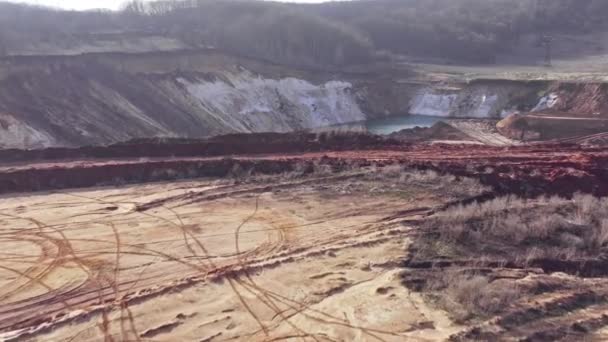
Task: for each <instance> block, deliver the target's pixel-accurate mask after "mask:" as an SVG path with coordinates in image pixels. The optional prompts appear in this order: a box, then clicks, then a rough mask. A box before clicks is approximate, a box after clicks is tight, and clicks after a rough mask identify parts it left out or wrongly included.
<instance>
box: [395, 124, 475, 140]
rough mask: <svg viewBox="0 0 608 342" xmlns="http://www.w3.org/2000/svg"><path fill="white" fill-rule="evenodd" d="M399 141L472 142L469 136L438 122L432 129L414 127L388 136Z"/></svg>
mask: <svg viewBox="0 0 608 342" xmlns="http://www.w3.org/2000/svg"><path fill="white" fill-rule="evenodd" d="M390 137H391V138H394V139H396V140H399V141H408V142H421V141H432V140H450V141H472V140H474V139H473V138H471V137H470V136H468V135H466V134H465V133H463V132H462V131H460V130H458V129H456V128H454V127H453V126H451V125H449V124H447V123H445V122H443V121H439V122H438V123H436V124H434V125H433V126H432V127H416V128H412V129H404V130H401V131H399V132H395V133H393V134H391V135H390Z"/></svg>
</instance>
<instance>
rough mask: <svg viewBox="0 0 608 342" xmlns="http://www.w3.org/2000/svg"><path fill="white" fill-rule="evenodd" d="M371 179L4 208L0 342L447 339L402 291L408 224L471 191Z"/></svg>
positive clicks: (208, 188)
mask: <svg viewBox="0 0 608 342" xmlns="http://www.w3.org/2000/svg"><path fill="white" fill-rule="evenodd" d="M373 172H374V171H372V174H373ZM311 177H312V178H311ZM374 177H376V176H369V175H368V176H364V175H363V176H362V175H361V174H360V173H349V174H341V175H327V176H320V175H317V176H310V177H305V178H288V177H285V176H279V177H275V178H267V179H261V180H259V179H258V180H255V181H246V182H234V181H230V180H200V181H189V182H178V183H156V184H148V185H136V186H124V187H119V188H97V189H89V190H82V191H61V192H56V193H36V194H33V195H32V194H29V195H17V196H10V197H4V198H2V199H0V227H1V230H0V255H1V257H2V261H1V262H0V331H2V332H3V334H1V335H0V340H2V339H4V340H11V339H14V340H26V339H31V340H33V341H128V340H130V341H279V340H281V341H285V340H287V341H290V340H293V341H376V340H377V341H405V340H407V341H426V340H442V339H445V338H447V337H448V336H449V335H451V334H454V333H457V332H458V331H460V330H461V329H462V327H460V326H458V325H456V324H454V323H452V322H451V321H450V320H449V319H448V317H447V315H446V314H445V313H444V312H442V311H436V310H434V309H432V308H431V307H429V306H427V304H425V303H424V301H423V300H422V297H420V295H419V294H415V293H410V292H409V291H408V289H407V288H406V287H404V286H403V285H402V284H401V282H400V277H399V274H400V272H401V266H400V265H401V264H400V263H401V261H402V259H403V258H404V256H405V252H406V250H407V247H408V241H409V236H410V234H411V233H412V232H411V230H410V227H409V226H408V224H407V220H410V219H415V218H416V213H417V209H420V210H424V208H427V207H432V206H435V205H438V204H441V203H444V202H447V201H450V200H453V199H458V198H459V197H463V196H469V195H470V193H471V192H474V190H473V189H470V188H467V189H465V187H466V186H465V185H463V186H462V187H461V188H462V189H461V191H462V193H459V191H460V190H459V186H458V185H457V184H455V185H453V186H451V187H450V191H451V193H450V194H446V193H444V192H442V190H441V189H442V187H441V182H438V181H437V180H436V179H433V180H428V182H427V181H425V180H424V179H422V180H421V179H416V180H415V181H414V180H412V181H408V180H407V177H406V178H404V177H403V176H401V177H400V178H399V179H395V180H389V181H382V183H381V181H380V180H378V179H376V178H374ZM278 184H280V185H281V187H277V188H274V185H278ZM408 210H412V211H411V212H409V213H408V214H405V213H407V211H408ZM396 213H401V214H400V215H398V216H399V219H398V220H396V219H391V216H394V215H395V214H396ZM395 217H396V216H395ZM100 304H101V305H100Z"/></svg>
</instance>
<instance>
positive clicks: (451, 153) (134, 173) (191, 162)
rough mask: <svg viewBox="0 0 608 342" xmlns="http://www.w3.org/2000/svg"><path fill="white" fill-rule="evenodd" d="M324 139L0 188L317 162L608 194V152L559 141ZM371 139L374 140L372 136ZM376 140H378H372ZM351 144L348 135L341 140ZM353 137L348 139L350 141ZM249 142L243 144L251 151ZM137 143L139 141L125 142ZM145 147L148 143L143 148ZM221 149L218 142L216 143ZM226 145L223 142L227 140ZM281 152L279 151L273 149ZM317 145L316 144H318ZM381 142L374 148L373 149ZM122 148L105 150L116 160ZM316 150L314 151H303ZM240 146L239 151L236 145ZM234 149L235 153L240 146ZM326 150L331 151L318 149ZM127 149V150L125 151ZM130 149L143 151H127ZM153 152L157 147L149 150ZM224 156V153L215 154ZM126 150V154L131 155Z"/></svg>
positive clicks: (510, 188)
mask: <svg viewBox="0 0 608 342" xmlns="http://www.w3.org/2000/svg"><path fill="white" fill-rule="evenodd" d="M331 139H332V138H330V143H328V144H323V143H321V142H317V143H315V144H312V145H304V146H303V148H302V147H300V146H297V145H296V144H295V143H294V144H293V145H291V146H290V145H281V144H280V142H274V141H273V142H271V143H268V144H266V145H262V146H261V147H259V146H258V147H256V146H253V147H252V148H251V149H252V150H255V151H256V152H259V153H261V151H262V150H263V149H264V150H265V151H266V152H267V154H265V155H255V154H249V155H245V154H243V155H240V156H236V157H233V159H230V160H226V159H220V158H218V157H189V158H185V157H180V158H177V157H176V158H173V159H171V160H166V159H165V158H163V159H148V160H141V159H140V158H132V159H126V160H125V159H115V160H106V161H93V160H87V161H78V160H75V161H72V162H57V163H38V164H32V165H21V166H12V167H4V168H0V193H7V192H16V191H36V190H50V189H61V188H71V187H88V186H94V185H100V184H121V183H140V182H149V181H161V180H173V179H184V178H195V177H203V176H214V177H223V176H226V175H227V174H229V173H230V171H231V170H232V169H233V168H234V167H236V166H235V165H237V164H238V165H239V166H238V167H239V168H241V169H248V170H251V171H252V172H254V173H270V174H273V173H281V172H286V171H291V170H293V169H294V168H296V167H299V166H301V165H299V164H301V163H302V162H305V163H310V162H312V161H317V162H319V161H320V162H321V163H324V164H328V165H330V166H332V167H334V168H344V167H345V166H348V165H349V164H352V165H354V164H357V165H360V164H362V163H363V164H369V163H380V164H392V163H400V164H404V165H407V166H409V167H412V168H419V169H432V170H436V171H439V172H441V173H450V174H454V175H458V176H468V177H475V178H478V179H480V180H481V181H482V182H483V183H484V184H486V185H490V186H492V187H493V188H494V189H495V191H496V192H497V193H515V194H519V195H522V196H536V195H539V194H559V195H563V196H569V195H572V194H573V193H575V192H577V191H581V192H587V193H593V194H596V195H608V149H605V148H590V147H580V146H575V145H564V144H552V145H535V146H520V147H510V148H498V147H488V146H455V145H435V146H429V145H401V146H397V145H387V146H386V147H384V148H383V147H382V145H383V144H387V143H386V142H385V141H379V140H373V142H374V143H375V144H378V145H380V146H378V145H374V144H371V145H365V143H364V142H361V141H359V142H360V143H361V144H362V145H363V146H365V147H364V148H363V149H356V148H355V149H352V150H348V149H347V147H348V145H347V144H341V143H336V142H335V141H331ZM365 139H367V138H365ZM369 139H374V138H373V137H372V138H369ZM339 142H344V140H339ZM352 142H353V141H352V140H351V141H349V144H350V143H352ZM246 145H247V141H245V142H244V143H243V144H242V145H228V146H242V147H243V148H245V146H246ZM124 146H128V147H130V148H132V147H133V145H124ZM137 146H140V147H142V148H143V146H148V148H149V145H145V144H144V145H137ZM160 146H161V148H160V150H161V151H162V152H163V153H164V154H171V152H172V150H171V147H172V146H173V147H174V148H175V150H176V151H177V152H176V153H175V154H176V155H177V154H179V153H183V152H184V151H193V152H197V150H195V149H193V150H190V149H189V148H190V146H189V145H188V144H185V145H182V144H174V145H169V144H164V145H160ZM215 146H217V145H215ZM220 146H221V145H220ZM273 146H274V150H275V151H277V152H275V153H272V154H270V153H271V152H272V151H273ZM311 146H312V147H314V148H311ZM374 147H375V148H374ZM115 148H116V147H115V146H113V147H108V148H107V149H108V150H103V149H101V151H102V152H103V155H104V156H107V157H110V156H111V151H114V149H115ZM296 148H299V151H300V152H296V153H285V152H283V151H284V150H289V149H296ZM306 148H311V150H313V151H314V152H308V153H302V150H304V149H306ZM234 150H236V149H234ZM234 150H233V151H234ZM315 150H324V151H325V152H316V151H315ZM119 151H120V150H119ZM124 151H127V152H128V153H129V154H134V153H135V152H136V151H138V149H137V148H135V149H125V150H124ZM145 152H146V153H148V155H149V154H151V153H158V151H153V150H152V151H149V150H146V151H145ZM214 153H217V154H220V153H221V150H217V151H214ZM124 156H125V154H119V157H120V158H124Z"/></svg>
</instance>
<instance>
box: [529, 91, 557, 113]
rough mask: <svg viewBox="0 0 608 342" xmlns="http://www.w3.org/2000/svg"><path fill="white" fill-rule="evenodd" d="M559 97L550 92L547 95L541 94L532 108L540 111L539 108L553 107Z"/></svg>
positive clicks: (534, 110)
mask: <svg viewBox="0 0 608 342" xmlns="http://www.w3.org/2000/svg"><path fill="white" fill-rule="evenodd" d="M558 100H559V97H558V95H557V94H556V93H550V94H548V95H547V96H543V97H542V98H541V99H540V100H539V101H538V104H537V105H536V107H534V108H533V109H532V111H533V112H540V111H541V110H546V109H551V108H553V107H555V105H556V104H557V101H558Z"/></svg>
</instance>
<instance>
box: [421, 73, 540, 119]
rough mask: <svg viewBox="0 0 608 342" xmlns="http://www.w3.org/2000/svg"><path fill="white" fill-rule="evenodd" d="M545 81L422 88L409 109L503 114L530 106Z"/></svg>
mask: <svg viewBox="0 0 608 342" xmlns="http://www.w3.org/2000/svg"><path fill="white" fill-rule="evenodd" d="M546 87H547V83H546V82H515V81H502V80H479V81H473V82H471V83H464V84H460V85H451V86H449V87H446V86H429V87H425V88H421V89H420V90H418V91H417V92H416V94H415V96H414V97H413V98H412V100H411V102H410V110H409V112H410V113H412V114H418V115H431V116H445V117H457V118H500V117H503V116H505V115H506V114H507V113H511V112H515V111H519V110H525V109H527V110H530V109H531V108H532V107H533V106H534V105H535V104H537V103H538V101H539V97H538V93H539V92H541V91H542V90H543V89H545V88H546Z"/></svg>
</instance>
